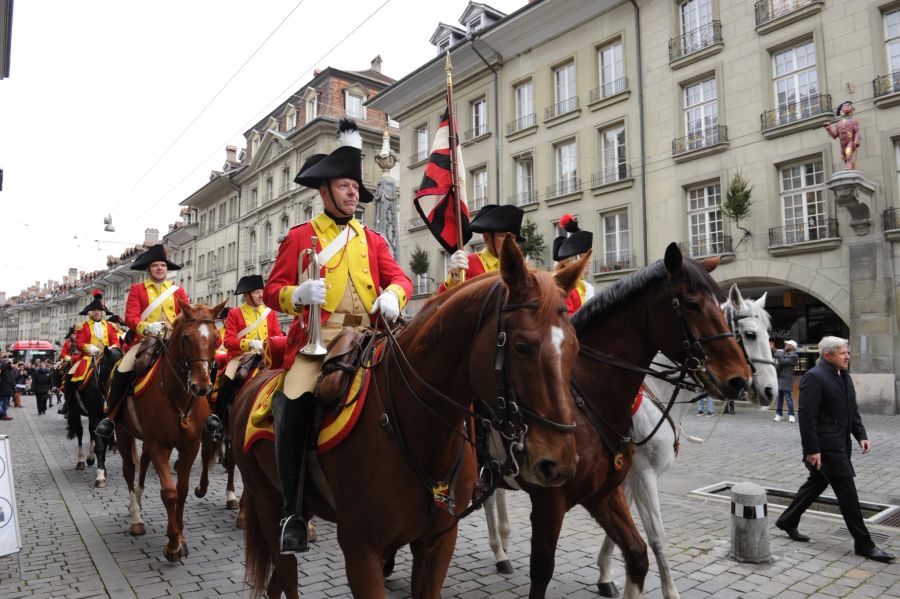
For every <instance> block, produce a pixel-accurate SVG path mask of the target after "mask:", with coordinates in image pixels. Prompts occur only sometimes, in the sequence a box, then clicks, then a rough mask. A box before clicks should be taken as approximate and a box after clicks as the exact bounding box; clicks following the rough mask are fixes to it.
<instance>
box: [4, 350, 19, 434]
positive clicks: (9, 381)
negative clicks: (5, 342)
mask: <svg viewBox="0 0 900 599" xmlns="http://www.w3.org/2000/svg"><path fill="white" fill-rule="evenodd" d="M13 370H14V368H13V363H12V360H10V359H9V357H7V355H6V354H5V353H2V354H0V420H12V419H13V418H12V416H10V415H9V414H7V413H6V410H7V408H9V402H10V400H11V399H12V397H13V394H14V393H15V392H16V375H15V373H14V372H13Z"/></svg>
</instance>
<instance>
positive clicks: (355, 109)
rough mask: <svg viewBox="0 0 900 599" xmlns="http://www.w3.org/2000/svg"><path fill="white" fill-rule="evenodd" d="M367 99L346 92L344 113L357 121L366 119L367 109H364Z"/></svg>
mask: <svg viewBox="0 0 900 599" xmlns="http://www.w3.org/2000/svg"><path fill="white" fill-rule="evenodd" d="M364 101H365V98H364V97H362V96H360V95H358V94H354V93H350V92H344V111H345V112H346V113H347V116H349V117H352V118H355V119H365V118H366V109H365V108H364V107H363V102H364Z"/></svg>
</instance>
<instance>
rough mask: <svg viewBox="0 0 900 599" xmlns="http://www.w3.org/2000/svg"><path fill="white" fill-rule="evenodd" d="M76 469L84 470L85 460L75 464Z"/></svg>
mask: <svg viewBox="0 0 900 599" xmlns="http://www.w3.org/2000/svg"><path fill="white" fill-rule="evenodd" d="M75 470H84V462H78V463H77V464H75Z"/></svg>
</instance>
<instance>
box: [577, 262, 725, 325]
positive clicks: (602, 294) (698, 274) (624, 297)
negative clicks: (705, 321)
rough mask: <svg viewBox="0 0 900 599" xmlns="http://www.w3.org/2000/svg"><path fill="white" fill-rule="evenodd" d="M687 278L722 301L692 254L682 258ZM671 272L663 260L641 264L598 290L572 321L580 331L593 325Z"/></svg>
mask: <svg viewBox="0 0 900 599" xmlns="http://www.w3.org/2000/svg"><path fill="white" fill-rule="evenodd" d="M682 264H683V267H682V270H683V272H684V278H685V279H686V280H687V282H688V284H689V285H690V286H691V287H695V288H700V289H702V290H704V291H707V292H709V293H711V294H712V296H713V297H715V298H716V300H717V301H718V302H719V303H721V302H722V300H723V297H722V290H721V289H720V288H719V285H718V283H716V282H715V280H713V278H712V277H711V276H709V273H708V272H706V269H705V268H704V267H703V265H702V264H700V263H699V262H697V261H696V260H693V259H691V258H687V257H684V258H683V260H682ZM668 276H669V271H668V270H667V269H666V265H665V263H664V262H663V261H662V260H657V261H656V262H654V263H653V264H651V265H649V266H647V267H646V268H642V269H640V270H638V271H637V272H634V273H632V274H630V275H628V276H626V277H624V278H622V279H619V280H618V281H616V282H615V283H613V284H612V285H610V286H609V287H607V288H605V289H603V290H601V291H599V292H598V293H597V294H596V295H594V297H592V298H591V299H590V300H589V301H588V302H587V303H586V304H585V305H584V306H582V307H581V308H580V309H579V310H578V311H577V312H575V314H573V315H572V325H573V326H574V327H575V331H576V332H577V333H578V334H581V333H584V332H586V331H588V330H590V329H592V328H593V327H594V326H595V325H596V324H597V322H598V321H600V320H602V319H605V318H606V316H607V315H608V313H609V312H612V311H613V310H616V309H617V308H619V307H621V306H622V305H624V304H625V303H626V302H627V301H629V300H631V299H632V298H633V297H634V296H635V295H637V294H638V293H640V292H641V291H643V290H644V289H646V288H647V287H649V286H650V285H652V284H654V283H657V282H661V281H663V280H664V279H665V277H668Z"/></svg>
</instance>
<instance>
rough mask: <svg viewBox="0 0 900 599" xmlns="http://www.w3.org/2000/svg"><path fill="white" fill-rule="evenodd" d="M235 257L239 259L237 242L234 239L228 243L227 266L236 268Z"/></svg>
mask: <svg viewBox="0 0 900 599" xmlns="http://www.w3.org/2000/svg"><path fill="white" fill-rule="evenodd" d="M235 259H237V243H236V242H234V241H232V242H231V243H229V244H228V254H227V258H226V260H227V262H226V267H227V268H234V266H235Z"/></svg>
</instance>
